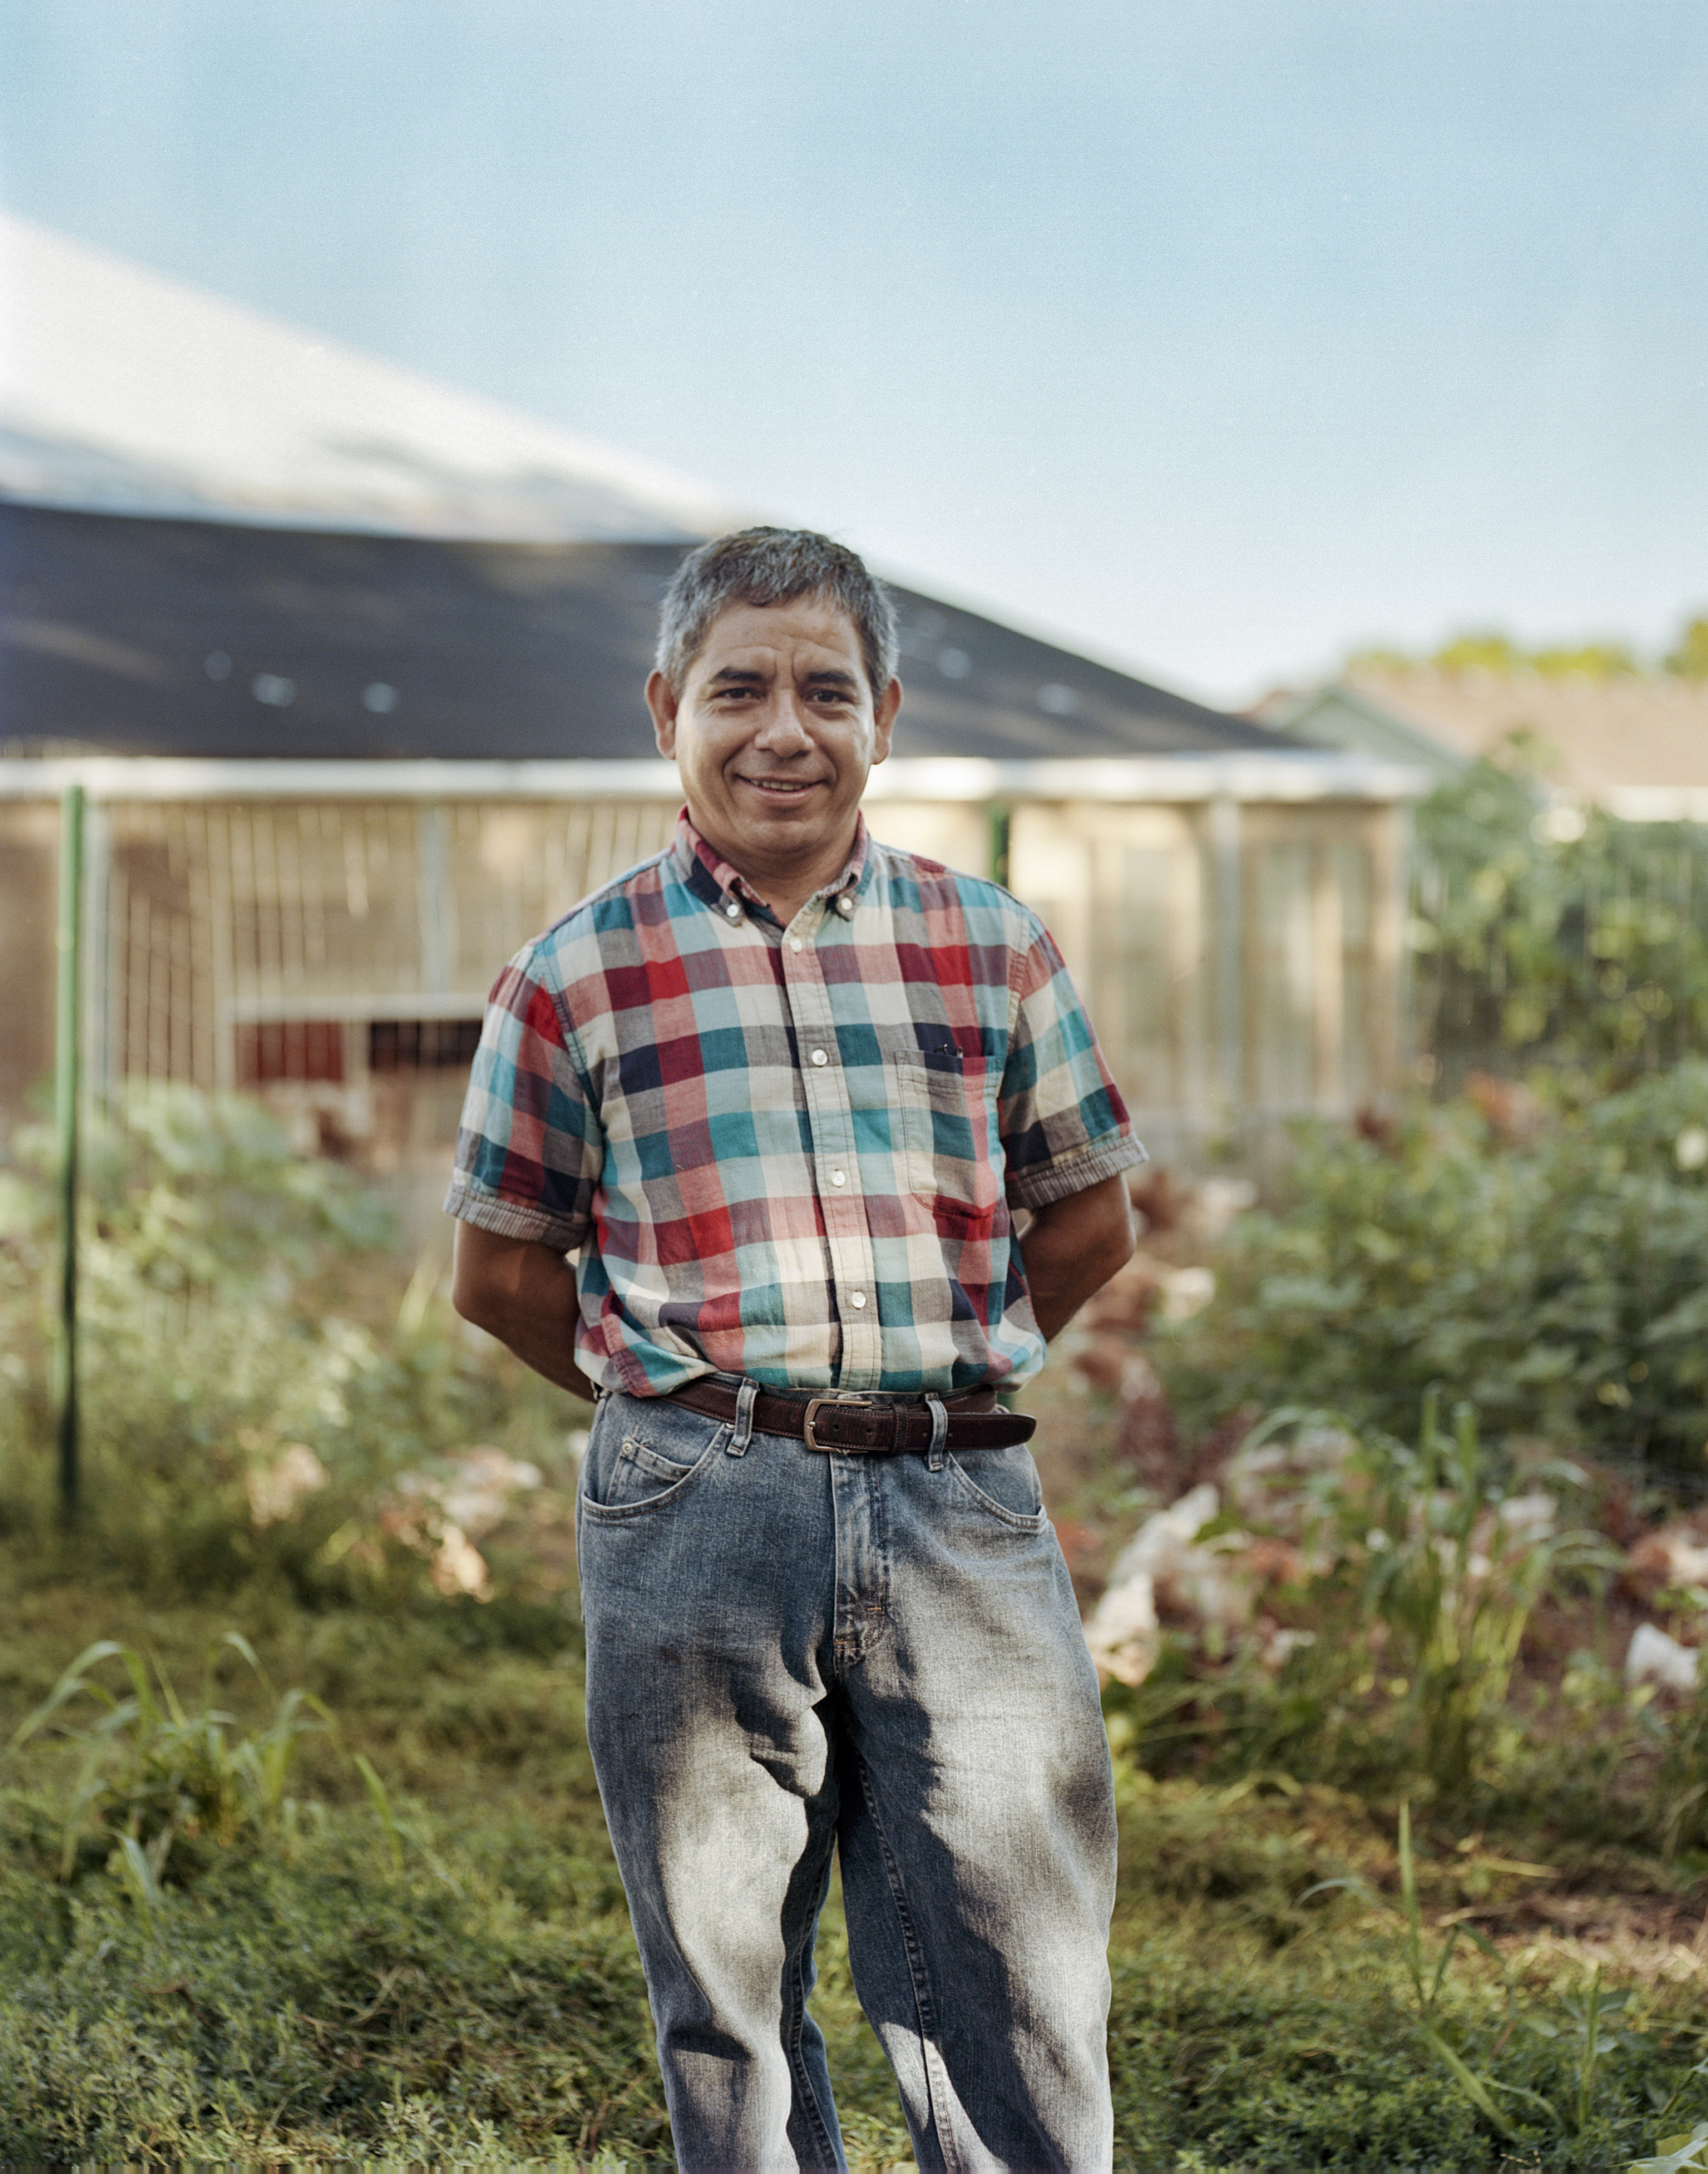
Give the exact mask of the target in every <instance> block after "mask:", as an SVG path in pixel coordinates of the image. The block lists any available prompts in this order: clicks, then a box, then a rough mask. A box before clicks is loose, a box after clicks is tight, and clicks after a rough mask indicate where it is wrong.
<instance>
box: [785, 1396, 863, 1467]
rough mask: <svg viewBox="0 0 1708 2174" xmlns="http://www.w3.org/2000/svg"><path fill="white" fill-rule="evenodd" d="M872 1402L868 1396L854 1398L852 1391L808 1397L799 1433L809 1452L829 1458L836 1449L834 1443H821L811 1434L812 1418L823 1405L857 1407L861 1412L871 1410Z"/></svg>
mask: <svg viewBox="0 0 1708 2174" xmlns="http://www.w3.org/2000/svg"><path fill="white" fill-rule="evenodd" d="M873 1401H874V1400H873V1399H872V1398H871V1397H869V1396H855V1395H854V1393H853V1391H852V1390H849V1389H838V1390H832V1391H831V1394H830V1395H828V1396H815V1397H809V1398H808V1400H807V1411H806V1416H805V1418H804V1419H803V1420H802V1422H801V1433H802V1434H803V1437H804V1438H805V1440H806V1445H807V1447H808V1448H809V1450H821V1451H822V1452H823V1453H824V1454H825V1455H826V1456H830V1455H831V1453H832V1452H833V1451H834V1450H835V1449H836V1446H837V1445H836V1444H835V1443H834V1442H821V1441H820V1439H819V1438H818V1436H817V1435H816V1434H815V1433H814V1432H813V1419H814V1416H815V1414H816V1413H817V1412H818V1411H820V1410H821V1409H822V1408H823V1406H824V1405H827V1404H851V1405H859V1406H860V1408H861V1409H862V1410H864V1411H870V1410H871V1406H872V1403H873Z"/></svg>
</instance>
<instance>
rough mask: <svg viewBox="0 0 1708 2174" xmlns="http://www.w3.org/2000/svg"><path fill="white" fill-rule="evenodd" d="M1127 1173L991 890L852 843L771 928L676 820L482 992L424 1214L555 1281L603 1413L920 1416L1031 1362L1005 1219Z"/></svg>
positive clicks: (1019, 929) (1048, 992) (1076, 1022)
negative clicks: (779, 1391) (558, 1259)
mask: <svg viewBox="0 0 1708 2174" xmlns="http://www.w3.org/2000/svg"><path fill="white" fill-rule="evenodd" d="M1144 1159H1145V1154H1144V1150H1143V1148H1142V1147H1141V1146H1139V1144H1138V1142H1137V1141H1136V1140H1135V1139H1134V1138H1133V1137H1132V1135H1131V1132H1130V1128H1129V1126H1128V1122H1127V1114H1126V1111H1125V1108H1124V1107H1123V1105H1122V1102H1121V1099H1120V1096H1119V1093H1118V1092H1117V1090H1116V1088H1115V1086H1114V1084H1113V1081H1112V1080H1111V1079H1110V1077H1109V1074H1108V1070H1107V1069H1106V1067H1105V1066H1104V1064H1103V1061H1102V1056H1101V1054H1100V1052H1099V1050H1098V1048H1097V1045H1096V1038H1095V1037H1094V1036H1093V1034H1092V1032H1091V1023H1090V1022H1089V1021H1088V1020H1087V1018H1086V1017H1085V1011H1084V1010H1083V1009H1082V1008H1081V1005H1080V1004H1079V999H1078V997H1077V995H1076V994H1074V988H1073V987H1072V985H1071V983H1069V981H1068V974H1067V970H1066V969H1065V967H1064V966H1063V964H1062V960H1061V955H1060V954H1059V953H1058V952H1057V949H1056V947H1055V945H1054V943H1051V939H1050V938H1049V936H1048V934H1047V933H1046V931H1045V929H1044V927H1043V926H1042V924H1041V923H1040V921H1039V920H1038V919H1037V917H1036V915H1034V914H1032V913H1030V912H1029V910H1027V909H1026V908H1025V907H1024V906H1023V905H1021V904H1019V902H1018V901H1017V899H1015V898H1011V897H1010V896H1009V894H1008V893H1006V891H1003V890H1001V889H1000V888H999V887H997V886H996V885H995V884H994V883H985V882H981V881H978V880H977V879H976V878H974V877H972V876H961V875H957V874H956V873H955V872H954V871H953V870H950V869H946V868H944V867H941V866H939V865H938V864H937V863H936V862H934V861H929V860H924V859H921V858H920V857H919V856H918V855H917V854H914V853H899V852H896V851H895V850H894V849H893V848H890V847H888V846H884V845H881V844H879V843H878V842H877V841H876V840H874V839H872V838H871V836H870V835H869V834H868V832H867V831H866V829H865V823H864V821H862V822H861V824H860V829H859V834H858V836H857V839H856V842H855V848H854V858H853V859H852V860H851V861H850V863H849V865H848V868H847V869H846V870H844V872H843V876H842V877H841V879H840V881H837V883H835V884H832V885H831V886H829V887H826V889H825V890H823V891H821V892H820V893H817V894H816V895H815V897H814V898H811V899H810V900H809V902H808V903H807V904H806V905H804V906H803V908H802V909H801V910H800V911H799V912H798V914H797V915H795V917H794V919H793V920H792V921H790V923H789V924H788V926H787V927H786V928H785V927H784V926H782V925H781V923H780V922H779V921H777V920H776V918H775V915H772V913H771V912H770V910H769V907H767V906H765V905H764V904H763V902H762V901H760V900H759V899H758V898H756V897H755V895H754V894H753V892H752V891H751V890H750V889H749V888H748V887H747V884H746V883H745V882H744V881H742V879H741V876H739V875H737V874H736V870H734V869H732V868H730V866H729V865H727V864H726V863H725V862H723V861H721V860H719V858H718V857H717V855H716V854H715V853H713V852H712V850H711V849H710V848H708V847H707V845H706V844H705V842H703V840H702V839H701V838H700V837H699V836H698V835H697V834H696V831H694V829H693V827H692V825H691V824H690V822H689V821H688V819H687V816H686V814H684V815H683V817H682V819H681V820H680V822H679V825H678V828H677V835H676V838H675V841H674V843H673V844H672V845H671V846H670V847H669V848H668V849H667V850H666V851H665V852H664V853H661V854H659V855H658V856H657V859H653V860H650V861H645V862H643V863H642V864H641V865H640V867H638V868H636V869H634V870H631V871H630V873H629V874H628V875H627V876H621V877H619V878H618V879H617V881H615V882H614V883H612V884H610V885H608V886H607V887H606V888H605V889H604V890H602V891H600V892H596V893H595V894H594V896H593V897H591V898H587V899H585V900H583V903H582V904H580V905H578V906H577V907H576V908H575V909H574V910H573V911H572V912H571V913H569V914H568V915H566V916H565V918H564V919H563V920H562V921H560V922H558V924H557V926H555V928H552V929H550V930H549V931H548V932H546V934H544V936H541V937H539V938H536V939H535V941H534V942H533V943H530V944H528V945H527V947H526V948H525V949H523V950H521V951H520V952H519V953H518V954H517V955H516V957H515V958H514V959H513V960H511V961H510V965H509V966H506V967H505V970H504V972H503V973H501V974H500V975H499V978H498V981H497V983H496V984H495V986H494V988H493V993H492V996H491V999H490V1000H489V1002H488V1007H487V1015H486V1022H485V1025H484V1028H483V1030H482V1036H481V1044H480V1048H479V1051H478V1053H477V1054H476V1058H475V1062H474V1071H473V1075H472V1078H471V1083H470V1086H469V1092H468V1099H467V1101H466V1102H465V1106H464V1110H463V1120H462V1126H461V1129H460V1131H459V1135H458V1141H457V1161H456V1169H455V1173H454V1177H453V1180H452V1184H451V1190H450V1194H449V1197H448V1199H447V1201H446V1203H445V1204H446V1207H447V1208H448V1210H449V1212H450V1213H451V1214H453V1215H456V1216H459V1217H461V1218H462V1219H464V1220H465V1221H466V1222H470V1223H474V1224H477V1225H480V1226H481V1227H482V1229H484V1230H488V1231H496V1232H498V1233H499V1235H500V1236H505V1237H514V1238H524V1239H532V1240H537V1241H538V1242H542V1243H544V1244H546V1245H550V1246H553V1247H557V1248H561V1249H562V1250H563V1251H564V1252H566V1253H572V1252H576V1253H578V1254H579V1259H578V1266H577V1280H578V1293H579V1301H580V1315H581V1317H580V1322H579V1326H578V1334H577V1340H576V1356H577V1360H578V1363H579V1364H580V1366H582V1368H583V1371H585V1372H586V1373H587V1374H588V1375H589V1377H590V1378H591V1379H592V1380H593V1381H594V1382H595V1383H598V1384H600V1386H601V1387H603V1388H611V1389H625V1390H628V1391H629V1392H630V1393H631V1394H638V1395H640V1396H657V1395H662V1394H667V1393H668V1391H670V1390H672V1389H675V1388H680V1387H681V1386H682V1385H683V1384H684V1383H686V1382H688V1381H691V1380H692V1379H693V1377H695V1376H696V1375H698V1374H703V1373H707V1372H709V1371H721V1372H724V1373H730V1374H745V1375H747V1376H749V1377H752V1378H753V1379H755V1380H757V1381H759V1382H763V1383H766V1384H767V1385H768V1386H770V1387H772V1388H797V1389H809V1390H810V1389H831V1388H841V1389H847V1390H860V1391H865V1390H874V1389H877V1390H889V1391H912V1392H916V1393H917V1392H923V1391H927V1390H932V1391H935V1392H937V1393H938V1394H952V1393H954V1392H957V1391H960V1390H962V1389H967V1388H974V1387H976V1386H978V1385H979V1384H980V1383H987V1382H989V1383H1006V1384H1010V1385H1012V1384H1014V1383H1019V1382H1021V1381H1023V1380H1025V1379H1026V1378H1027V1377H1028V1376H1029V1375H1030V1374H1033V1373H1034V1372H1035V1371H1037V1369H1038V1367H1039V1366H1040V1365H1041V1364H1042V1362H1043V1357H1044V1343H1043V1339H1042V1338H1041V1337H1040V1334H1039V1332H1038V1326H1037V1323H1036V1321H1034V1318H1033V1314H1032V1307H1031V1302H1030V1299H1029V1296H1028V1294H1027V1289H1026V1279H1025V1273H1024V1270H1023V1265H1022V1262H1021V1259H1020V1253H1019V1249H1018V1247H1017V1243H1016V1242H1015V1236H1014V1231H1013V1226H1012V1220H1011V1217H1010V1209H1011V1207H1024V1208H1037V1207H1041V1206H1042V1205H1044V1204H1045V1203H1046V1202H1050V1201H1054V1200H1059V1199H1063V1198H1064V1197H1066V1196H1068V1194H1070V1193H1074V1192H1079V1191H1083V1190H1084V1189H1085V1187H1086V1186H1092V1185H1096V1183H1097V1182H1098V1181H1099V1180H1102V1179H1104V1178H1108V1177H1112V1176H1113V1175H1114V1174H1116V1173H1117V1172H1119V1171H1121V1170H1125V1169H1129V1168H1130V1167H1131V1166H1132V1165H1133V1164H1135V1163H1141V1162H1143V1160H1144Z"/></svg>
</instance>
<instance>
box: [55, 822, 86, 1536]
mask: <svg viewBox="0 0 1708 2174" xmlns="http://www.w3.org/2000/svg"><path fill="white" fill-rule="evenodd" d="M82 1043H83V788H82V786H80V785H72V786H66V788H65V797H64V798H63V799H62V800H61V802H60V803H59V1013H58V1020H57V1026H56V1033H55V1048H54V1118H55V1123H56V1127H57V1130H58V1134H59V1381H58V1383H57V1387H58V1390H59V1398H58V1402H59V1507H60V1509H61V1511H62V1512H64V1514H65V1517H66V1518H72V1517H74V1516H75V1515H76V1510H77V1498H78V1472H77V1447H78V1442H77V1146H78V1139H77V1118H78V1099H79V1089H80V1086H81V1084H82V1056H83V1049H82Z"/></svg>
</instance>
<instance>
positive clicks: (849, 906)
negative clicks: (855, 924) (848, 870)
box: [837, 891, 854, 921]
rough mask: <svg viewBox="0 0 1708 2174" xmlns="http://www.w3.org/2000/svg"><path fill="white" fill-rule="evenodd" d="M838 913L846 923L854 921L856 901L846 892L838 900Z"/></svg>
mask: <svg viewBox="0 0 1708 2174" xmlns="http://www.w3.org/2000/svg"><path fill="white" fill-rule="evenodd" d="M837 912H838V913H839V914H840V915H842V917H843V920H844V921H852V920H853V919H854V900H853V899H852V898H849V896H848V893H847V892H846V891H844V892H843V894H842V896H841V898H838V899H837Z"/></svg>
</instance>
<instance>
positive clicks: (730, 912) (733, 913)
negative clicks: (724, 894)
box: [724, 898, 741, 921]
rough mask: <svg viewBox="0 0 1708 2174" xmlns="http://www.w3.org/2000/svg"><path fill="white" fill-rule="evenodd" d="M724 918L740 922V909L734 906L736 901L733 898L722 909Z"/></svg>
mask: <svg viewBox="0 0 1708 2174" xmlns="http://www.w3.org/2000/svg"><path fill="white" fill-rule="evenodd" d="M724 917H725V918H726V919H727V920H730V921H740V919H741V908H740V907H739V906H738V905H737V904H736V901H735V900H734V899H733V898H731V899H730V903H729V904H728V905H727V906H725V907H724Z"/></svg>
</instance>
